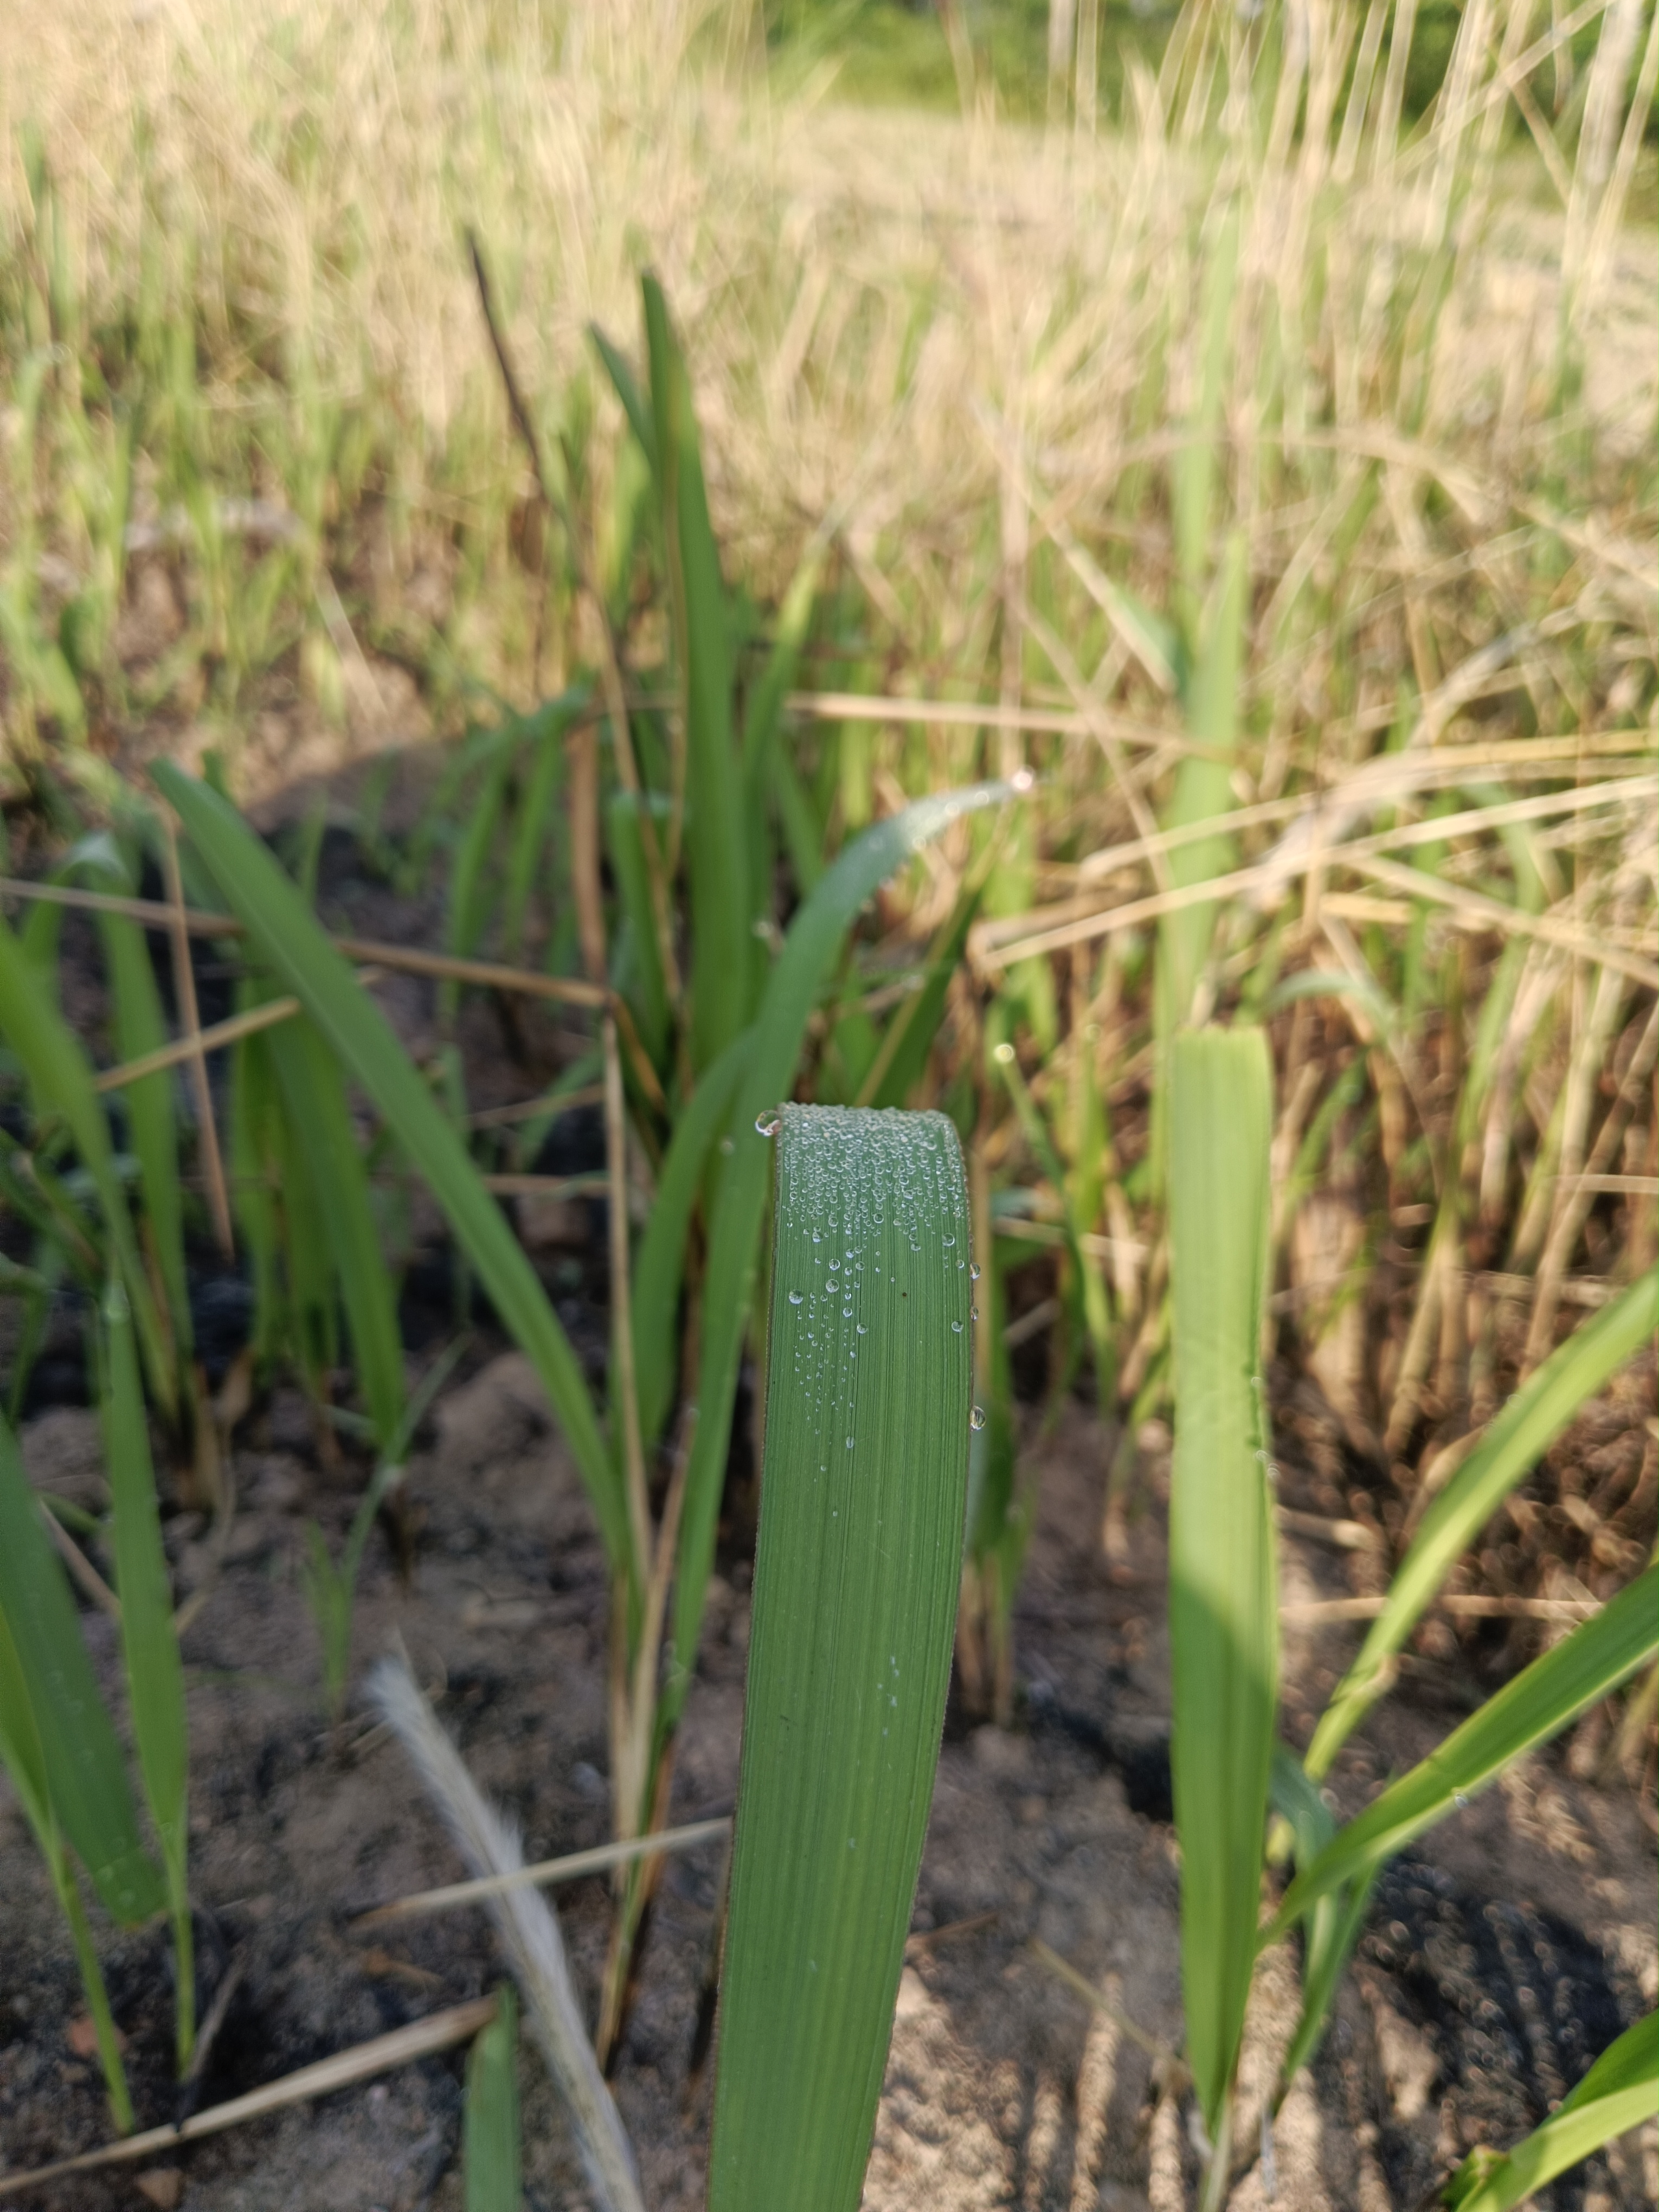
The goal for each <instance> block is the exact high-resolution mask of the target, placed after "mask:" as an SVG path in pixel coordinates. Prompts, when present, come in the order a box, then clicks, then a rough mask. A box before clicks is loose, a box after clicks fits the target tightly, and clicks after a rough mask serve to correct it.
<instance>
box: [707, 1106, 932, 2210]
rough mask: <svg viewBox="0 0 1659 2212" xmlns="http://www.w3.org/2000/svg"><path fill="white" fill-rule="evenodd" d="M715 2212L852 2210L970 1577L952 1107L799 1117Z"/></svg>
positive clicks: (741, 1794)
mask: <svg viewBox="0 0 1659 2212" xmlns="http://www.w3.org/2000/svg"><path fill="white" fill-rule="evenodd" d="M777 1148H778V1149H777V1197H776V1208H775V1224H776V1227H775V1244H774V1257H773V1268H772V1285H773V1287H772V1308H771V1340H770V1356H769V1386H768V1391H767V1407H766V1438H765V1447H764V1452H763V1474H762V1497H763V1505H762V1510H761V1522H760V1536H759V1547H758V1550H757V1557H756V1566H755V1599H754V1613H753V1628H752V1632H751V1638H750V1660H749V1685H748V1695H747V1699H746V1704H745V1708H744V1738H743V1764H742V1771H741V1777H740V1780H739V1784H738V1807H737V1816H736V1826H735V1832H734V1841H733V1847H732V1901H731V1916H730V1920H729V1923H728V1929H727V1936H726V1968H725V1974H724V1978H723V1982H722V1988H721V1995H720V2020H719V2029H718V2033H719V2062H718V2072H717V2075H716V2080H715V2089H714V2136H713V2142H712V2148H711V2153H710V2166H709V2185H708V2203H709V2208H710V2212H775V2208H777V2207H778V2206H780V2205H785V2204H787V2205H788V2206H789V2207H790V2208H791V2212H853V2208H854V2207H855V2206H856V2205H857V2203H858V2202H859V2197H860V2191H861V2190H862V2187H863V2182H864V2170H865V2165H866V2160H868V2157H869V2154H870V2144H871V2138H872V2130H873V2127H874V2123H875V2113H876V2100H877V2097H878V2093H879V2091H880V2087H881V2077H882V2072H883V2069H884V2065H885V2063H886V2056H887V2045H888V2038H889V2035H890V2029H891V2024H892V2015H893V2003H894V1999H895V1996H896V1992H897V1989H898V1980H899V1972H900V1969H901V1967H902V1963H903V1956H904V1942H905V1936H906V1933H907V1931H908V1927H909V1918H910V1911H911V1906H912V1905H913V1903H914V1900H915V1884H916V1875H917V1871H918V1869H919V1867H920V1865H921V1846H922V1839H923V1837H924V1835H925V1833H926V1830H927V1814H928V1808H929V1804H930V1802H931V1798H932V1794H933V1774H934V1770H935V1767H936V1765H937V1764H938V1759H939V1737H940V1731H941V1729H942V1727H943V1723H944V1717H945V1690H946V1686H947V1684H948V1681H949V1676H950V1664H951V1638H952V1632H953V1628H954V1624H955V1618H956V1605H957V1586H958V1582H959V1577H960V1573H961V1561H962V1531H963V1507H964V1502H965V1498H966V1492H967V1478H968V1443H969V1413H970V1410H971V1395H972V1383H973V1339H972V1331H971V1327H970V1322H969V1309H970V1305H971V1279H970V1275H969V1267H968V1264H967V1263H968V1261H969V1255H970V1249H971V1248H970V1242H969V1217H968V1192H967V1183H966V1178H965V1176H964V1175H963V1166H962V1155H961V1151H960V1148H959V1146H958V1145H957V1138H956V1133H955V1131H954V1129H953V1128H952V1127H951V1124H950V1122H949V1121H947V1120H946V1119H945V1116H944V1115H939V1114H918V1115H908V1114H896V1113H890V1112H875V1111H870V1110H860V1109H846V1108H837V1107H810V1106H785V1107H784V1108H783V1109H782V1113H781V1127H780V1128H779V1131H778V1135H777Z"/></svg>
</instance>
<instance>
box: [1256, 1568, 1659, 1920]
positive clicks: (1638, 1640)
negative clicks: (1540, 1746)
mask: <svg viewBox="0 0 1659 2212" xmlns="http://www.w3.org/2000/svg"><path fill="white" fill-rule="evenodd" d="M1656 1648H1659V1566H1651V1567H1650V1568H1649V1569H1648V1570H1647V1572H1646V1573H1645V1574H1643V1575H1638V1577H1637V1579H1636V1580H1635V1581H1634V1582H1633V1583H1631V1584H1630V1585H1629V1586H1628V1587H1627V1588H1626V1589H1622V1590H1620V1593H1619V1595H1618V1596H1617V1597H1616V1598H1614V1599H1613V1601H1612V1603H1611V1604H1610V1605H1607V1606H1605V1607H1603V1608H1602V1610H1601V1612H1600V1613H1597V1614H1596V1615H1595V1618H1594V1619H1593V1620H1587V1621H1585V1622H1584V1623H1583V1626H1580V1627H1578V1628H1576V1629H1574V1631H1573V1632H1572V1634H1571V1636H1569V1637H1567V1638H1565V1640H1564V1641H1563V1642H1562V1643H1560V1644H1557V1645H1556V1646H1555V1648H1554V1650H1553V1651H1547V1652H1545V1653H1544V1655H1543V1656H1542V1657H1541V1658H1539V1659H1534V1661H1533V1662H1532V1664H1531V1666H1530V1667H1526V1668H1522V1671H1521V1673H1520V1674H1517V1675H1516V1678H1515V1680H1513V1681H1512V1682H1508V1683H1505V1685H1504V1687H1503V1688H1502V1689H1501V1690H1499V1691H1498V1694H1497V1695H1496V1696H1495V1697H1492V1698H1488V1699H1487V1700H1486V1704H1485V1705H1482V1706H1481V1708H1480V1711H1479V1712H1477V1713H1474V1714H1473V1715H1471V1717H1469V1718H1468V1720H1466V1721H1465V1722H1464V1723H1463V1725H1462V1728H1458V1729H1453V1731H1452V1733H1451V1734H1450V1735H1449V1736H1448V1737H1447V1738H1446V1741H1444V1743H1443V1744H1442V1745H1441V1747H1440V1748H1439V1750H1438V1751H1436V1752H1433V1753H1431V1754H1430V1756H1429V1757H1428V1758H1427V1759H1424V1760H1422V1761H1421V1763H1420V1764H1419V1765H1416V1766H1414V1767H1413V1768H1412V1770H1411V1771H1410V1772H1409V1773H1408V1774H1402V1775H1401V1778H1400V1779H1399V1780H1398V1781H1397V1782H1394V1783H1391V1784H1389V1787H1388V1788H1387V1789H1386V1790H1384V1791H1383V1794H1382V1796H1380V1797H1377V1798H1376V1799H1374V1800H1373V1801H1372V1802H1371V1803H1370V1805H1368V1806H1367V1807H1366V1808H1365V1810H1364V1812H1363V1813H1362V1814H1359V1816H1358V1819H1356V1820H1350V1821H1349V1822H1348V1824H1347V1826H1346V1827H1344V1828H1339V1829H1338V1831H1337V1832H1336V1834H1335V1836H1334V1838H1332V1840H1331V1842H1330V1843H1329V1844H1327V1845H1326V1847H1325V1849H1324V1850H1322V1852H1321V1853H1320V1854H1319V1857H1317V1858H1316V1860H1315V1862H1314V1863H1313V1864H1312V1866H1310V1868H1308V1869H1307V1870H1306V1871H1305V1872H1304V1873H1300V1874H1298V1875H1297V1877H1296V1880H1295V1881H1293V1882H1292V1883H1291V1886H1290V1887H1289V1888H1288V1889H1287V1890H1286V1891H1285V1896H1284V1899H1283V1902H1282V1903H1281V1904H1280V1905H1279V1911H1278V1912H1277V1913H1276V1914H1275V1915H1274V1917H1273V1924H1272V1926H1271V1927H1270V1928H1269V1929H1268V1930H1267V1938H1264V1940H1269V1939H1271V1938H1273V1937H1274V1936H1280V1935H1282V1934H1283V1933H1284V1931H1285V1929H1286V1928H1289V1927H1291V1925H1292V1924H1293V1923H1295V1922H1296V1921H1297V1920H1299V1919H1300V1918H1301V1917H1302V1916H1303V1914H1304V1912H1306V1911H1308V1909H1309V1907H1310V1905H1312V1904H1313V1903H1314V1901H1315V1900H1316V1899H1318V1898H1321V1897H1323V1896H1325V1895H1326V1894H1327V1893H1328V1892H1329V1891H1330V1890H1332V1889H1334V1888H1335V1887H1337V1885H1338V1884H1339V1883H1341V1882H1345V1881H1351V1880H1352V1879H1353V1878H1354V1877H1355V1876H1357V1875H1358V1876H1364V1875H1366V1874H1367V1873H1369V1872H1370V1870H1371V1869H1373V1868H1375V1867H1377V1866H1380V1865H1381V1864H1382V1863H1383V1861H1384V1860H1385V1859H1389V1858H1392V1857H1394V1856H1395V1852H1396V1851H1402V1850H1405V1848H1406V1846H1407V1844H1409V1843H1410V1842H1411V1841H1412V1839H1413V1837H1416V1836H1420V1835H1421V1834H1422V1832H1423V1831H1424V1829H1425V1828H1429V1827H1432V1826H1433V1825H1434V1823H1435V1822H1436V1821H1437V1820H1443V1818H1444V1817H1445V1815H1446V1814H1448V1813H1449V1812H1450V1811H1451V1810H1452V1808H1453V1807H1454V1806H1455V1805H1460V1804H1462V1802H1464V1801H1465V1800H1466V1799H1468V1798H1469V1797H1471V1796H1474V1792H1475V1791H1476V1790H1480V1789H1482V1788H1484V1786H1485V1785H1486V1784H1487V1783H1488V1782H1490V1781H1491V1780H1492V1778H1493V1777H1494V1776H1495V1775H1496V1774H1498V1772H1500V1771H1501V1770H1502V1769H1503V1768H1504V1767H1505V1766H1507V1765H1509V1763H1510V1760H1511V1759H1518V1758H1519V1757H1520V1756H1521V1754H1522V1752H1524V1751H1528V1750H1530V1749H1531V1747H1532V1746H1533V1745H1534V1744H1535V1743H1541V1742H1542V1741H1544V1739H1545V1738H1546V1737H1547V1736H1552V1735H1556V1734H1558V1733H1559V1730H1560V1729H1564V1728H1565V1726H1566V1725H1567V1723H1568V1722H1569V1721H1571V1719H1572V1718H1573V1717H1574V1716H1575V1715H1577V1714H1578V1713H1581V1712H1583V1710H1584V1708H1585V1707H1586V1705H1594V1704H1595V1701H1596V1700H1597V1699H1598V1698H1605V1697H1606V1696H1607V1693H1608V1692H1609V1691H1611V1690H1616V1689H1617V1688H1618V1686H1619V1685H1620V1682H1622V1681H1623V1680H1625V1678H1626V1675H1627V1674H1633V1673H1634V1672H1635V1670H1636V1668H1638V1667H1639V1666H1640V1665H1641V1663H1642V1662H1643V1661H1644V1659H1646V1658H1649V1657H1650V1656H1652V1654H1653V1652H1654V1650H1656Z"/></svg>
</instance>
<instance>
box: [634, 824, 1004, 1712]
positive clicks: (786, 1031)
mask: <svg viewBox="0 0 1659 2212" xmlns="http://www.w3.org/2000/svg"><path fill="white" fill-rule="evenodd" d="M1013 795H1014V794H1013V792H1012V787H1011V786H1009V785H1007V784H1004V783H981V784H972V785H969V786H968V787H966V788H965V789H963V790H961V791H946V792H940V793H937V794H936V795H935V796H934V797H933V798H931V799H917V800H916V801H915V804H914V805H910V806H907V807H906V808H905V809H904V811H902V813H900V814H895V815H891V816H890V817H889V818H888V819H887V820H886V821H885V822H879V823H877V824H876V825H875V827H874V828H873V829H866V831H865V833H864V835H863V836H861V837H860V838H859V839H857V840H856V842H854V843H853V844H851V845H849V846H848V848H846V850H845V851H844V852H842V854H840V855H839V856H838V857H837V859H836V863H835V866H833V867H832V868H830V869H829V870H828V871H827V872H826V873H825V874H824V875H823V877H822V878H820V879H819V882H818V884H817V889H816V890H814V891H813V892H812V894H811V896H810V897H809V898H807V899H806V900H805V902H804V903H803V905H802V906H801V908H800V909H799V913H797V915H796V916H795V918H794V920H793V922H791V924H790V926H789V933H788V935H787V937H786V939H784V945H783V951H781V953H780V954H779V956H778V958H777V961H776V963H775V966H774V967H773V969H772V974H771V977H770V980H769V982H768V984H767V987H766V995H765V997H764V998H763V1000H762V1001H761V1006H760V1012H759V1014H758V1016H757V1018H756V1023H755V1042H754V1047H753V1049H752V1050H751V1052H750V1055H749V1059H748V1063H747V1065H746V1066H745V1068H744V1073H743V1074H742V1076H741V1078H740V1079H739V1080H738V1085H737V1091H736V1097H735V1102H734V1104H733V1107H732V1120H731V1123H730V1129H729V1133H730V1137H731V1141H732V1152H731V1155H730V1157H729V1158H727V1159H726V1164H725V1166H724V1168H723V1170H722V1171H721V1176H720V1201H719V1204H718V1206H717V1207H716V1210H715V1214H714V1224H713V1227H712V1231H711V1233H710V1237H709V1253H708V1269H707V1272H706V1273H705V1275H704V1277H703V1295H702V1354H701V1357H700V1358H699V1361H698V1367H697V1405H698V1413H697V1426H696V1435H695V1436H694V1437H693V1439H692V1444H691V1458H690V1466H689V1467H688V1468H687V1471H686V1486H685V1505H684V1512H683V1515H682V1517H681V1522H680V1546H679V1572H678V1578H677V1581H676V1583H675V1590H674V1653H673V1665H672V1671H671V1674H670V1675H669V1678H668V1681H667V1684H666V1686H665V1692H664V1696H663V1701H662V1709H661V1710H662V1726H663V1728H664V1729H671V1727H672V1725H673V1723H674V1721H675V1719H676V1718H677V1717H678V1712H679V1709H680V1706H681V1705H683V1704H684V1698H685V1692H686V1688H687V1686H688V1685H689V1684H690V1679H691V1670H692V1668H693V1667H694V1666H695V1664H696V1656H697V1634H698V1631H699V1628H700V1626H701V1625H702V1605H703V1596H704V1593H705V1592H706V1590H707V1589H708V1575H709V1570H710V1567H711V1565H712V1564H713V1560H714V1527H715V1520H716V1516H717V1515H718V1513H719V1510H720V1488H721V1485H722V1483H723V1481H724V1480H725V1475H726V1448H727V1444H728V1443H729V1441H730V1437H731V1432H732V1401H733V1399H734V1398H735V1396H736V1394H737V1387H738V1362H739V1359H740V1358H741V1356H742V1352H743V1343H744V1336H745V1335H746V1334H747V1332H748V1328H749V1305H750V1299H751V1297H753V1296H754V1285H755V1268H756V1261H757V1249H756V1248H757V1243H758V1240H759V1236H760V1225H761V1218H762V1216H763V1213H764V1212H765V1210H766V1186H767V1171H768V1170H769V1167H770V1165H771V1159H770V1156H769V1152H768V1150H767V1144H766V1139H764V1138H763V1136H761V1135H760V1134H759V1133H758V1132H757V1129H756V1127H755V1121H756V1117H757V1115H763V1114H766V1113H769V1112H771V1111H773V1110H775V1109H776V1108H777V1106H778V1105H779V1104H780V1103H781V1101H782V1100H783V1099H785V1098H787V1096H788V1094H789V1091H790V1089H791V1087H792V1086H793V1083H794V1079H795V1066H796V1062H797V1061H798V1060H799V1056H800V1046H801V1039H802V1037H803V1036H805V1030H806V1024H807V1020H808V1018H809V1017H810V1016H811V1012H812V1009H813V1007H814V1006H815V1005H816V1004H817V997H818V994H819V992H820V990H821V989H822V987H823V982H824V979H825V978H826V976H827V975H829V970H830V969H831V968H832V967H833V965H834V963H835V959H836V952H837V951H838V950H839V948H840V945H841V942H842V938H843V936H844V935H845V933H846V932H847V931H848V929H849V928H850V927H852V924H853V921H854V918H855V917H856V915H857V914H858V911H859V909H860V907H861V906H862V905H863V904H864V902H865V901H866V899H867V898H870V897H872V896H873V895H874V894H875V892H876V891H877V890H878V888H879V887H880V885H881V884H884V883H885V882H886V880H887V878H888V877H889V876H890V875H891V874H892V873H893V872H894V871H895V870H896V869H897V868H898V867H900V866H902V864H903V863H904V861H906V860H908V859H909V857H910V855H911V854H913V853H914V852H915V851H916V849H917V848H918V847H920V846H921V845H925V844H926V843H927V842H928V841H929V840H930V839H932V838H934V837H937V836H939V835H940V834H941V832H942V831H944V830H945V829H948V828H949V826H950V824H951V823H952V822H955V821H958V820H960V819H961V817H963V815H964V814H969V813H972V812H975V811H977V810H978V809H979V808H981V807H983V806H994V805H996V804H997V803H998V802H999V801H1000V800H1002V799H1009V798H1012V796H1013Z"/></svg>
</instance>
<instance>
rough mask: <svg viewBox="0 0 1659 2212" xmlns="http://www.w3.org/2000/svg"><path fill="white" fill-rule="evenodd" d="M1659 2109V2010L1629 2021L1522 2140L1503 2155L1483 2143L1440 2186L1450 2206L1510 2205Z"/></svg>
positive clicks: (1455, 2211)
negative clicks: (1552, 2109)
mask: <svg viewBox="0 0 1659 2212" xmlns="http://www.w3.org/2000/svg"><path fill="white" fill-rule="evenodd" d="M1656 2112H1659V2014H1656V2013H1650V2014H1649V2015H1648V2016H1647V2018H1646V2019H1645V2020H1639V2021H1637V2023H1636V2025H1635V2027H1629V2028H1626V2031H1625V2033H1623V2034H1622V2035H1621V2036H1620V2038H1619V2039H1618V2041H1617V2042H1616V2043H1614V2044H1612V2045H1609V2047H1608V2048H1607V2050H1606V2051H1603V2052H1602V2053H1601V2057H1599V2058H1598V2059H1597V2060H1596V2062H1595V2065H1594V2066H1592V2067H1591V2068H1590V2069H1589V2073H1588V2074H1586V2075H1585V2076H1584V2078H1583V2081H1580V2082H1579V2084H1578V2085H1577V2087H1576V2088H1575V2089H1573V2090H1571V2092H1570V2093H1568V2094H1567V2095H1566V2096H1565V2097H1564V2098H1563V2099H1562V2100H1561V2102H1560V2103H1559V2105H1558V2106H1556V2108H1555V2110H1554V2112H1552V2113H1551V2114H1550V2117H1549V2118H1548V2119H1547V2120H1546V2121H1545V2122H1544V2124H1543V2125H1542V2127H1540V2128H1534V2130H1533V2132H1532V2133H1531V2134H1530V2135H1529V2136H1528V2137H1527V2138H1526V2140H1525V2141H1524V2142H1519V2143H1517V2144H1516V2147H1515V2148H1514V2149H1513V2150H1511V2151H1509V2152H1507V2153H1505V2154H1504V2155H1502V2156H1501V2157H1496V2158H1495V2157H1494V2156H1493V2155H1492V2152H1491V2151H1490V2150H1489V2149H1486V2148H1485V2147H1484V2146H1483V2147H1482V2148H1481V2149H1480V2150H1478V2151H1475V2152H1474V2153H1472V2154H1470V2156H1469V2157H1468V2158H1466V2159H1465V2160H1464V2161H1463V2163H1462V2166H1459V2167H1458V2169H1457V2172H1455V2174H1453V2176H1452V2178H1451V2179H1450V2180H1449V2182H1448V2183H1447V2184H1446V2186H1445V2187H1444V2188H1443V2190H1442V2191H1441V2192H1440V2201H1441V2203H1443V2204H1444V2205H1447V2206H1448V2207H1449V2208H1450V2212H1510V2206H1511V2205H1515V2204H1520V2203H1524V2202H1525V2200H1526V2199H1527V2198H1528V2197H1531V2196H1532V2195H1534V2192H1535V2191H1538V2190H1540V2189H1542V2188H1543V2187H1544V2186H1545V2185H1546V2184H1547V2183H1549V2182H1551V2181H1553V2180H1554V2179H1555V2177H1556V2175H1557V2174H1558V2173H1565V2172H1566V2170H1567V2168H1568V2167H1569V2166H1577V2163H1578V2161H1579V2160H1580V2159H1583V2158H1588V2157H1589V2154H1590V2153H1591V2152H1592V2151H1596V2150H1600V2149H1601V2146H1602V2145H1603V2143H1609V2142H1613V2139H1614V2137H1615V2136H1621V2135H1623V2134H1624V2133H1625V2131H1626V2129H1628V2128H1633V2127H1637V2126H1638V2125H1639V2124H1641V2122H1642V2121H1644V2120H1650V2119H1652V2118H1653V2117H1654V2115H1655V2113H1656Z"/></svg>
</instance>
